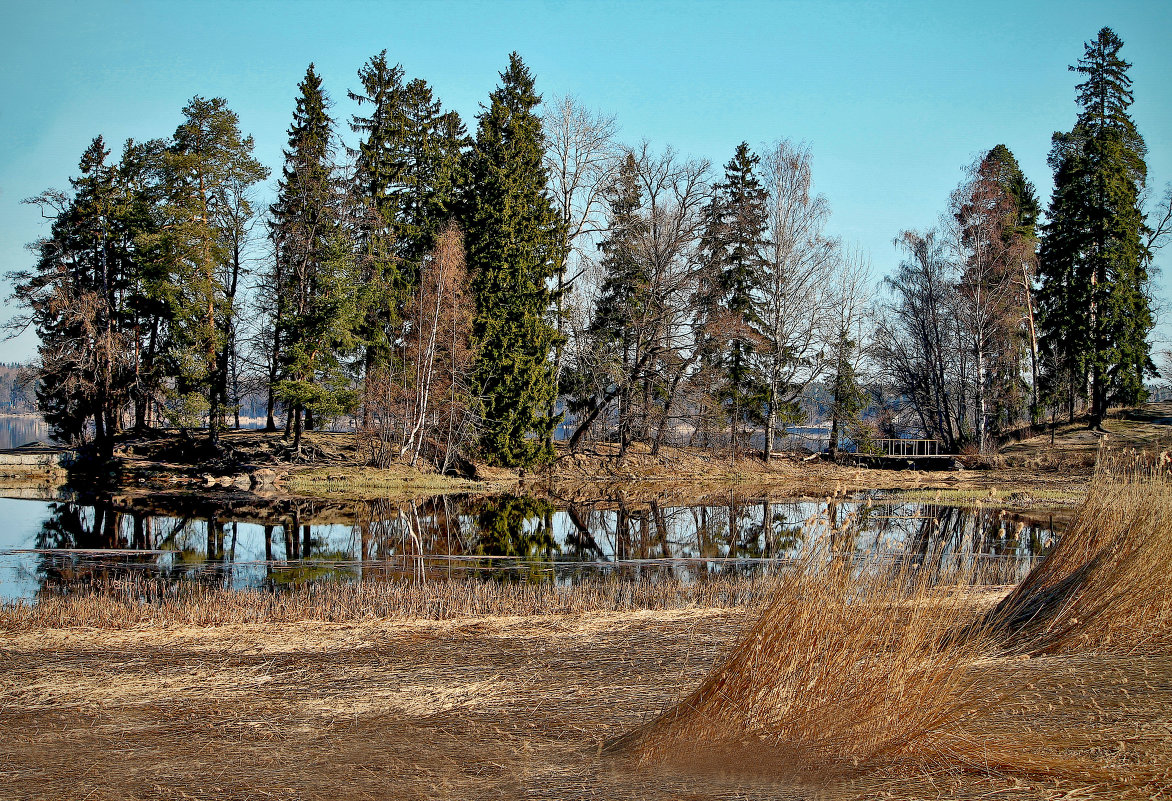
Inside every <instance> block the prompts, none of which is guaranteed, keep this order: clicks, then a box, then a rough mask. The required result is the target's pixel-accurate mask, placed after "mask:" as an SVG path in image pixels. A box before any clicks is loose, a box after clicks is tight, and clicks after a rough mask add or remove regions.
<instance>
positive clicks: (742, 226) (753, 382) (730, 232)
mask: <svg viewBox="0 0 1172 801" xmlns="http://www.w3.org/2000/svg"><path fill="white" fill-rule="evenodd" d="M759 161H760V159H759V158H758V157H757V156H755V155H754V154H753V153H752V151H750V150H749V145H748V144H747V143H745V142H742V143H741V144H740V145H738V146H737V150H736V153H735V154H734V155H733V157H732V159H731V160H730V161H729V162H728V164H726V165H725V167H724V182H723V183H720V184H718V185H717V186H716V193H715V195H714V196H713V198H712V201H711V203H710V204H709V207H708V212H707V225H706V227H705V231H704V235H703V237H702V240H701V248H702V252H703V258H704V262H705V266H706V270H707V279H706V285H705V287H704V290H703V292H702V297H701V305H702V307H703V308H704V309H705V310H706V313H707V315H708V320H709V329H710V336H711V337H712V339H711V341H710V344H709V347H710V348H712V352H711V354H710V356H709V359H710V360H711V361H713V362H714V363H716V364H718V365H719V366H720V368H721V372H722V373H723V376H724V386H723V387H721V388H720V391H719V394H720V398H721V401H722V402H723V403H724V405H725V407H726V409H727V410H728V414H729V419H730V422H731V423H732V425H733V444H734V448H735V447H736V442H737V436H738V434H737V432H738V430H739V428H740V426H741V425H742V424H743V423H744V422H746V419H747V418H749V419H751V418H753V417H754V416H755V415H754V414H753V413H752V412H750V410H752V409H754V408H755V407H757V406H758V405H759V403H760V402H762V401H763V400H764V398H763V393H762V386H761V380H760V377H759V376H758V375H757V371H756V370H755V369H754V365H753V354H754V352H755V350H756V344H757V341H758V337H757V335H756V333H755V332H754V327H755V326H757V325H759V323H760V319H759V317H758V313H757V309H756V304H755V303H754V292H755V288H756V286H757V283H758V281H759V280H760V276H761V275H762V273H763V272H764V268H765V258H764V256H763V248H764V245H765V224H766V213H767V212H766V205H765V204H766V193H765V190H764V189H763V188H762V186H761V183H760V181H758V180H757V177H756V175H755V174H754V172H753V170H754V168H755V167H756V165H757V164H758V162H759Z"/></svg>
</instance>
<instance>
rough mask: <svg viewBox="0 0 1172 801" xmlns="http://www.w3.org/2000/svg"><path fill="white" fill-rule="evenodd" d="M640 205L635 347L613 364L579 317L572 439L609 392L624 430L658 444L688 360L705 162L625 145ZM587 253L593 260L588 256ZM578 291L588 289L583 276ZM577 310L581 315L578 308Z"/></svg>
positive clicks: (691, 357) (574, 442) (597, 413)
mask: <svg viewBox="0 0 1172 801" xmlns="http://www.w3.org/2000/svg"><path fill="white" fill-rule="evenodd" d="M630 156H631V158H632V160H633V162H634V164H635V174H636V176H637V180H638V187H639V190H638V191H639V195H640V198H641V202H642V207H641V209H640V210H639V216H640V218H641V220H642V223H641V225H639V226H638V229H639V233H638V236H637V238H636V240H635V241H634V242H633V243H632V248H633V251H634V252H633V253H632V258H634V259H635V260H637V261H638V263H639V265H640V269H641V271H642V272H643V273H644V277H643V281H644V282H645V287H644V288H643V290H642V291H641V292H640V297H641V299H642V302H641V303H640V304H639V307H638V311H637V314H636V315H634V316H633V317H632V319H631V320H630V321H629V323H628V324H629V326H630V332H629V338H630V340H631V341H632V342H633V343H634V344H635V352H634V353H632V354H630V355H629V357H628V358H626V359H625V360H621V361H623V364H624V365H625V366H623V367H622V368H621V369H616V365H615V364H613V363H610V362H609V361H608V360H607V359H606V354H607V350H606V349H605V348H603V349H600V348H599V347H597V345H598V343H597V342H596V341H595V339H594V337H593V333H592V332H591V330H590V326H589V325H588V324H585V320H584V319H582V320H581V322H580V325H579V326H578V327H576V329H575V335H574V340H573V341H572V342H571V346H570V348H571V352H572V353H573V354H574V358H575V373H576V374H577V375H579V376H582V377H583V378H582V382H583V383H584V384H586V385H585V386H583V387H581V389H580V394H581V395H583V396H584V397H582V398H580V399H579V400H578V403H577V406H578V407H579V408H580V409H581V413H582V416H581V419H580V421H579V424H578V428H577V429H576V430H575V432H574V435H573V437H571V439H570V445H571V447H577V446H578V445H579V444H580V443H581V441H582V439H583V438H584V437H585V436H586V435H587V433H588V432H589V431H590V429H591V426H592V425H593V423H594V422H595V421H596V420H598V419H599V418H600V417H603V416H604V415H605V414H606V412H607V410H608V409H609V408H610V405H611V404H612V402H614V401H615V400H616V399H617V398H620V397H624V398H627V401H628V402H627V403H626V404H625V407H624V410H623V414H624V416H625V417H626V421H627V424H628V425H629V426H630V428H631V430H632V435H633V436H634V437H635V438H638V439H644V440H650V441H651V442H652V449H653V450H658V448H659V447H660V445H661V443H662V440H663V437H664V435H665V433H666V431H667V430H668V429H669V428H670V427H671V425H672V420H673V418H674V415H675V411H674V410H675V407H676V405H677V399H678V395H679V392H680V390H681V388H682V385H683V384H684V383H685V382H686V379H687V378H688V375H689V372H690V370H691V368H692V366H693V365H694V364H695V360H696V352H695V348H694V344H695V338H696V327H697V324H698V321H697V317H696V314H695V310H694V308H693V306H692V301H693V298H694V295H695V292H696V279H697V266H696V261H695V259H694V251H695V248H696V244H697V239H698V235H699V226H700V222H701V219H700V218H701V209H702V208H703V206H704V203H705V202H706V201H707V197H708V192H709V187H708V183H707V175H708V170H709V165H708V162H706V161H697V160H690V159H683V158H681V157H680V156H678V155H677V154H676V152H675V151H674V150H672V149H671V148H668V149H666V150H664V151H663V152H661V153H656V152H655V151H654V150H653V149H652V148H651V146H650V145H649V144H648V143H647V142H643V143H642V144H640V145H639V147H637V148H634V149H633V150H632V151H630ZM591 261H593V260H591ZM582 289H583V294H584V295H585V294H586V293H587V292H593V293H596V292H597V290H598V287H591V286H589V285H588V284H587V285H586V286H583V287H582ZM583 318H585V315H583Z"/></svg>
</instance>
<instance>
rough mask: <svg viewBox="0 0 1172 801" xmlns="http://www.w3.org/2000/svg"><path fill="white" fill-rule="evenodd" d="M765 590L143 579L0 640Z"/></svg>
mask: <svg viewBox="0 0 1172 801" xmlns="http://www.w3.org/2000/svg"><path fill="white" fill-rule="evenodd" d="M771 586H772V583H771V581H770V580H769V579H768V578H767V577H765V576H762V575H759V574H758V575H734V574H729V575H714V576H709V577H701V578H696V579H691V580H688V581H682V580H678V579H673V578H664V577H661V578H659V579H658V580H648V579H631V578H621V577H601V578H588V579H582V580H580V581H578V582H576V583H574V584H572V585H561V584H553V583H524V582H509V581H486V580H484V579H479V578H475V577H472V578H452V579H447V578H437V579H433V580H430V581H419V580H414V579H407V578H404V579H401V580H396V579H391V580H386V581H367V582H353V583H344V582H323V583H317V584H309V585H304V586H297V587H291V588H287V589H282V590H266V589H230V588H225V587H222V586H209V585H206V584H199V583H196V582H182V583H165V582H161V581H159V580H155V579H152V578H150V577H137V576H135V577H123V578H117V579H103V580H101V581H97V582H95V583H94V584H93V585H91V586H89V587H88V588H86V589H85V590H80V591H79V590H76V589H74V590H71V591H70V592H69V593H68V594H61V595H56V594H48V595H42V596H41V597H40V598H39V599H37V601H36V602H34V603H26V602H22V601H18V602H15V603H5V604H2V605H0V630H7V631H16V630H19V629H23V628H29V627H38V626H39V627H47V628H68V627H75V626H77V627H87V628H99V629H121V628H127V627H129V626H139V625H192V626H217V625H229V624H238V623H294V622H301V621H323V622H352V621H359V620H376V619H428V620H449V619H454V618H462V617H485V616H528V615H570V614H584V613H589V612H622V611H633V610H643V609H652V610H654V609H685V608H690V607H701V608H731V607H740V606H745V605H754V604H759V603H761V602H762V600H763V599H764V598H765V597H766V595H767V594H768V592H769V589H770V587H771Z"/></svg>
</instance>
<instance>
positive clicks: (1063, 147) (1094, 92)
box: [1038, 28, 1154, 428]
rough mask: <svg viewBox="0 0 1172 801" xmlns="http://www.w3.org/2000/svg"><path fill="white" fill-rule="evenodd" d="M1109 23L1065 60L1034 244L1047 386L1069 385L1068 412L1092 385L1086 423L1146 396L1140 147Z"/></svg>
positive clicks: (1149, 321)
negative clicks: (1070, 90)
mask: <svg viewBox="0 0 1172 801" xmlns="http://www.w3.org/2000/svg"><path fill="white" fill-rule="evenodd" d="M1122 46H1123V42H1122V40H1120V39H1119V37H1118V36H1116V35H1115V33H1114V32H1113V31H1112V30H1111V29H1110V28H1103V29H1102V30H1100V31H1099V34H1098V36H1097V37H1096V38H1095V39H1094V40H1093V41H1092V42H1089V43H1087V44H1086V52H1085V55H1084V57H1083V58H1081V59H1079V61H1078V63H1077V64H1076V65H1074V66H1072V67H1071V68H1070V69H1071V70H1072V71H1073V72H1077V73H1078V74H1080V75H1082V76H1083V77H1084V79H1085V80H1084V81H1083V82H1082V83H1080V84H1078V86H1077V91H1078V104H1079V107H1080V111H1079V115H1078V119H1077V120H1076V122H1075V125H1074V128H1073V129H1072V130H1071V131H1070V132H1068V133H1056V134H1055V135H1054V137H1053V147H1052V148H1051V151H1050V159H1049V160H1050V166H1051V168H1052V169H1053V170H1054V194H1053V196H1052V197H1051V201H1050V210H1049V215H1048V216H1049V223H1048V224H1047V225H1046V227H1045V231H1044V236H1043V240H1042V249H1041V254H1040V268H1039V277H1040V279H1041V288H1040V290H1039V297H1038V299H1039V306H1040V310H1039V311H1040V315H1039V316H1040V318H1041V319H1040V323H1041V326H1040V327H1041V330H1042V337H1041V339H1042V351H1043V354H1044V355H1043V358H1044V360H1045V363H1046V369H1047V381H1048V384H1049V390H1050V393H1051V395H1052V396H1058V395H1059V394H1063V393H1064V394H1065V395H1066V402H1067V407H1068V410H1069V412H1070V413H1071V414H1072V415H1073V412H1074V406H1075V402H1076V400H1077V399H1080V398H1082V397H1084V396H1085V395H1087V394H1089V400H1090V415H1089V422H1090V425H1091V427H1092V428H1098V427H1099V426H1100V425H1101V423H1102V420H1103V417H1104V415H1105V414H1106V411H1107V407H1108V405H1109V404H1111V403H1135V402H1138V401H1140V400H1142V399H1143V397H1144V396H1145V391H1144V388H1143V379H1144V376H1145V375H1147V374H1150V373H1152V372H1154V368H1153V365H1152V362H1151V358H1150V354H1149V346H1148V343H1147V335H1148V332H1149V331H1150V330H1151V328H1152V326H1153V318H1152V312H1151V308H1150V303H1149V299H1148V298H1149V287H1148V274H1147V263H1148V254H1147V253H1146V252H1145V241H1144V235H1145V233H1146V223H1145V220H1144V215H1143V213H1142V211H1141V209H1140V200H1141V197H1142V194H1143V190H1144V184H1145V181H1146V174H1147V168H1146V165H1145V162H1144V156H1145V153H1146V147H1145V145H1144V141H1143V138H1142V137H1141V136H1140V134H1139V132H1138V131H1137V130H1136V128H1135V124H1134V123H1133V122H1132V120H1131V117H1130V116H1129V114H1128V108H1129V107H1130V106H1131V103H1132V100H1133V94H1132V92H1131V78H1130V77H1129V76H1128V75H1127V70H1128V69H1129V68H1130V66H1131V65H1130V64H1128V63H1127V62H1126V61H1124V60H1123V59H1122V58H1120V56H1119V51H1120V49H1121V48H1122Z"/></svg>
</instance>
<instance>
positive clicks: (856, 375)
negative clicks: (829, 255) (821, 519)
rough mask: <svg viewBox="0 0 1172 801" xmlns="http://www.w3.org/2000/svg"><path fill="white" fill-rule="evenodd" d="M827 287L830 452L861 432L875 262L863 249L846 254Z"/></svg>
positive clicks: (870, 334) (871, 333)
mask: <svg viewBox="0 0 1172 801" xmlns="http://www.w3.org/2000/svg"><path fill="white" fill-rule="evenodd" d="M841 262H842V263H841V265H840V266H839V269H837V270H836V271H835V272H834V275H833V276H832V279H831V284H830V287H829V292H828V293H827V294H828V296H829V298H830V301H831V302H830V310H831V313H830V320H829V322H830V325H829V330H828V331H827V334H828V336H827V337H826V340H827V345H828V347H827V354H826V362H827V364H828V368H829V372H830V374H829V377H828V381H827V384H828V385H829V386H828V389H829V391H830V458H832V459H833V458H835V457H836V456H837V455H838V442H839V439H840V437H841V435H842V433H843V431H844V430H845V431H846V433H847V434H848V435H849V436H851V437H853V438H854V439H855V441H856V443H857V442H858V441H859V439H860V438H861V437H862V432H863V431H864V429H863V427H862V414H863V412H864V411H866V408H867V405H868V395H867V392H866V391H865V390H864V388H863V386H862V382H861V378H862V376H861V375H860V367H861V364H862V362H863V360H864V359H865V358H866V356H867V355H868V350H869V349H870V346H871V340H872V335H873V332H872V324H873V315H872V313H871V308H870V304H871V298H872V288H871V274H870V273H871V265H870V263H869V261H868V260H867V259H866V258H865V257H864V256H863V255H862V254H861V253H860V252H858V251H854V252H851V253H847V254H845V255H843V256H842V257H841Z"/></svg>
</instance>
